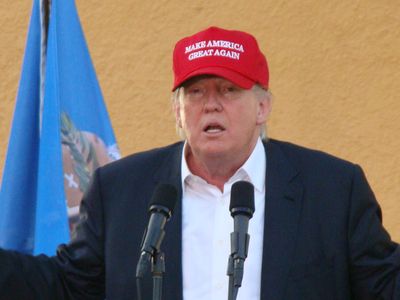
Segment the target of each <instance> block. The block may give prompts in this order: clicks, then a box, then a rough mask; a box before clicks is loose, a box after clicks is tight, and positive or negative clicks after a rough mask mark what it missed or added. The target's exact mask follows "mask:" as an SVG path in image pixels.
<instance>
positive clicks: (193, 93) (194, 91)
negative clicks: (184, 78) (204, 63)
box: [185, 85, 204, 98]
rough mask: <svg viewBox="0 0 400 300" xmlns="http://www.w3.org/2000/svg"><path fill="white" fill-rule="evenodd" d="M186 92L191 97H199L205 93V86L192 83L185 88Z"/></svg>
mask: <svg viewBox="0 0 400 300" xmlns="http://www.w3.org/2000/svg"><path fill="white" fill-rule="evenodd" d="M185 94H186V95H187V96H188V97H190V98H199V97H201V96H202V95H204V88H202V87H201V86H199V85H192V86H190V87H188V88H186V89H185Z"/></svg>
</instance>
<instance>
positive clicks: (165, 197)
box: [150, 183, 178, 215]
mask: <svg viewBox="0 0 400 300" xmlns="http://www.w3.org/2000/svg"><path fill="white" fill-rule="evenodd" d="M177 201H178V191H177V190H176V188H175V186H173V185H172V184H167V183H161V184H159V185H157V187H156V189H155V190H154V193H153V196H152V198H151V200H150V211H151V210H152V207H154V206H161V207H166V208H167V209H168V210H169V214H170V215H172V213H173V211H174V208H175V204H176V202H177Z"/></svg>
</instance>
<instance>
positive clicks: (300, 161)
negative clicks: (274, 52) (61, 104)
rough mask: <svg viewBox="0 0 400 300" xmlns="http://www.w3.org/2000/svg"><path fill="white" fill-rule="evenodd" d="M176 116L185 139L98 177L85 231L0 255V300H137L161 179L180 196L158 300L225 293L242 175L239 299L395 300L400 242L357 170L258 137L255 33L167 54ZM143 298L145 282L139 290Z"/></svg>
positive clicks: (259, 70) (260, 105)
mask: <svg viewBox="0 0 400 300" xmlns="http://www.w3.org/2000/svg"><path fill="white" fill-rule="evenodd" d="M174 75H175V82H174V86H173V90H174V105H173V106H174V112H175V116H176V123H177V127H178V130H179V131H180V132H181V133H182V135H183V136H184V137H185V141H184V142H180V143H176V144H173V145H170V146H167V147H165V148H160V149H154V150H151V151H147V152H143V153H139V154H136V155H132V156H130V157H127V158H125V159H122V160H119V161H117V162H115V163H112V164H109V165H107V166H105V167H102V168H100V169H98V170H97V171H96V173H95V175H94V178H93V180H92V183H91V186H90V188H89V190H88V192H87V193H86V194H85V196H84V198H83V201H82V205H81V213H80V223H79V225H78V226H77V229H76V232H75V237H74V238H73V240H72V241H71V243H69V244H68V245H62V246H60V247H59V249H58V252H57V256H56V257H52V258H48V257H44V256H39V257H29V256H23V255H21V254H17V253H14V252H6V251H0V265H1V269H0V294H1V297H0V298H1V299H104V298H106V299H118V300H119V299H136V298H135V297H136V287H135V266H136V262H137V260H138V257H139V251H140V242H141V238H142V231H143V228H145V226H146V224H147V220H146V216H145V215H146V211H147V206H148V204H147V203H148V200H149V199H150V198H151V195H152V192H153V190H154V189H155V187H156V185H157V184H158V183H170V184H173V185H174V186H176V188H177V189H178V191H179V192H178V193H179V196H180V197H179V198H180V201H178V203H177V207H176V208H175V213H174V216H173V217H172V218H171V221H170V222H169V223H168V224H167V228H166V238H165V240H164V242H163V244H162V247H161V248H162V250H163V252H165V257H166V273H165V279H164V294H163V295H164V299H174V300H176V299H178V300H179V299H184V300H195V299H196V300H197V299H213V300H215V299H218V300H220V299H226V298H227V291H228V288H227V286H228V278H227V276H226V266H227V261H228V256H229V254H230V249H229V234H230V232H232V230H233V228H232V218H231V217H230V215H229V209H228V207H229V198H230V190H231V187H232V184H233V183H234V182H236V181H239V180H245V181H249V182H251V183H252V184H253V185H254V192H255V208H256V210H255V213H254V216H253V218H252V219H251V221H250V226H249V234H250V236H251V240H250V246H249V255H248V258H247V259H246V262H245V267H244V278H243V282H242V287H241V288H240V290H239V294H238V299H241V300H243V299H246V300H253V299H272V300H274V299H282V300H290V299H296V300H298V299H307V300H310V299H362V300H365V299H400V248H399V247H398V245H397V244H396V243H394V242H392V241H391V240H390V237H389V235H388V234H387V232H386V231H385V230H384V228H383V227H382V224H381V214H380V209H379V206H378V204H377V202H376V200H375V198H374V195H373V193H372V191H371V189H370V188H369V186H368V183H367V181H366V179H365V176H364V175H363V173H362V170H361V169H360V167H358V166H356V165H353V164H351V163H349V162H346V161H343V160H340V159H337V158H334V157H332V156H329V155H327V154H324V153H321V152H317V151H313V150H308V149H304V148H301V147H298V146H295V145H292V144H289V143H284V142H279V141H276V140H272V139H270V140H266V139H264V140H262V139H261V138H260V136H263V134H264V133H263V132H264V129H263V127H264V125H265V122H266V120H267V117H268V115H269V113H270V111H271V98H270V94H269V92H268V88H269V86H268V79H269V73H268V66H267V62H266V59H265V57H264V55H263V54H262V53H261V51H260V50H259V47H258V45H257V42H256V40H255V39H254V37H252V36H251V35H249V34H247V33H244V32H240V31H230V30H224V29H221V28H216V27H211V28H208V29H206V30H204V31H201V32H199V33H196V34H195V35H193V36H190V37H187V38H184V39H182V40H181V41H179V42H178V43H177V45H176V47H175V50H174ZM143 291H144V292H143V293H144V294H143V299H151V282H150V283H149V282H145V283H144V286H143Z"/></svg>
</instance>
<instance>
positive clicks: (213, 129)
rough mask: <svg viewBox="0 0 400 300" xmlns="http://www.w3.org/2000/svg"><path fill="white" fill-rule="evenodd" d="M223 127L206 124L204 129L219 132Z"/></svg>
mask: <svg viewBox="0 0 400 300" xmlns="http://www.w3.org/2000/svg"><path fill="white" fill-rule="evenodd" d="M222 130H223V129H222V128H221V127H219V126H208V127H207V129H206V131H207V132H209V133H216V132H221V131H222Z"/></svg>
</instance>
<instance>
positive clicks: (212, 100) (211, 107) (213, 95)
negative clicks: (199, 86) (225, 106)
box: [204, 91, 222, 112]
mask: <svg viewBox="0 0 400 300" xmlns="http://www.w3.org/2000/svg"><path fill="white" fill-rule="evenodd" d="M204 111H205V112H214V111H217V112H220V111H222V103H221V99H219V95H218V92H216V91H210V92H209V93H207V97H206V99H205V103H204Z"/></svg>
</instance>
